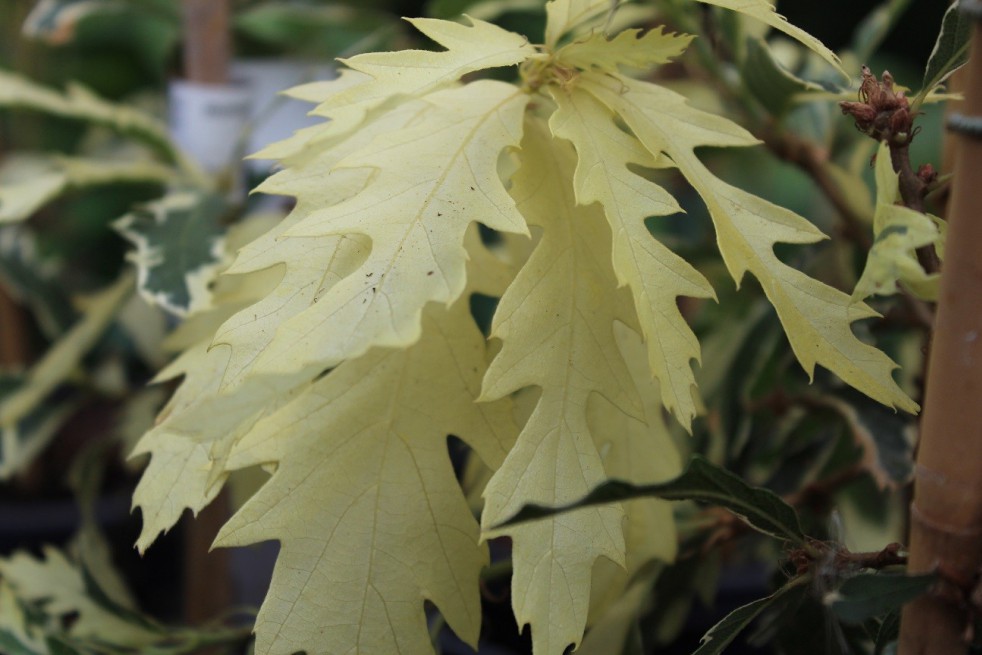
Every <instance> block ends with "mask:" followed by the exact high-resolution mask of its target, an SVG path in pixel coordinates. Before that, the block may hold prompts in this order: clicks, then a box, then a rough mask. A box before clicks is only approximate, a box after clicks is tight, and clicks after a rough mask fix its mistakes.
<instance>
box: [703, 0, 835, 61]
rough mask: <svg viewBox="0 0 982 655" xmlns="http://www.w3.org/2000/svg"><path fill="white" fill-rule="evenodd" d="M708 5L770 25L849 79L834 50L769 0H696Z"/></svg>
mask: <svg viewBox="0 0 982 655" xmlns="http://www.w3.org/2000/svg"><path fill="white" fill-rule="evenodd" d="M698 1H699V2H704V3H706V4H709V5H716V6H717V7H722V8H724V9H729V10H731V11H737V12H740V13H741V14H745V15H747V16H750V17H751V18H754V19H756V20H759V21H761V22H762V23H766V24H767V25H770V26H771V27H773V28H774V29H776V30H780V31H781V32H784V33H785V34H787V35H788V36H790V37H791V38H792V39H794V40H795V41H798V42H799V43H801V44H802V45H803V46H805V47H806V48H808V49H809V50H811V51H812V52H814V53H815V54H817V55H818V56H819V57H821V58H822V59H824V60H825V61H827V62H828V63H829V64H830V65H831V66H832V67H833V68H834V69H835V70H836V71H838V72H839V74H840V75H842V76H843V77H844V78H845V79H847V80H848V79H850V75H849V74H848V73H847V72H845V71H844V70H843V69H842V64H841V62H840V61H839V58H838V57H837V56H836V55H835V53H834V52H832V51H831V50H829V49H828V48H826V47H825V46H824V45H822V42H821V41H819V40H818V39H816V38H815V37H814V36H812V35H811V34H809V33H808V32H806V31H804V30H803V29H801V28H799V27H795V26H794V25H792V24H791V23H789V22H788V20H787V19H786V18H785V17H784V16H782V15H781V14H779V13H777V10H775V8H774V4H773V3H772V2H770V0H698Z"/></svg>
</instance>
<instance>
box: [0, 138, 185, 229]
mask: <svg viewBox="0 0 982 655" xmlns="http://www.w3.org/2000/svg"><path fill="white" fill-rule="evenodd" d="M176 176H177V173H176V171H175V170H174V169H173V168H171V167H169V166H164V165H162V164H158V163H156V162H152V161H113V160H105V159H83V158H76V157H59V156H49V155H40V154H20V153H18V154H16V155H12V156H10V157H7V158H5V160H4V162H3V164H2V165H0V223H9V222H14V221H21V220H24V219H26V218H28V217H29V216H31V215H32V214H33V213H34V212H36V211H37V210H38V209H40V208H41V207H43V206H44V205H45V204H47V203H49V202H51V201H52V200H54V199H55V198H57V197H58V196H60V195H62V194H63V193H65V192H67V191H69V190H73V189H81V188H85V187H91V186H99V185H108V184H117V183H126V184H134V183H137V184H138V183H146V182H151V183H158V184H166V183H168V182H171V181H173V180H174V179H175V178H176Z"/></svg>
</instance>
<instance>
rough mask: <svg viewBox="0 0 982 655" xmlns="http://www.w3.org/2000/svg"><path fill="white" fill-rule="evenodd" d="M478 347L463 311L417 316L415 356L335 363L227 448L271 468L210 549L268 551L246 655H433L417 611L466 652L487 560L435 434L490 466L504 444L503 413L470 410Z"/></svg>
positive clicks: (461, 307) (236, 463) (396, 353)
mask: <svg viewBox="0 0 982 655" xmlns="http://www.w3.org/2000/svg"><path fill="white" fill-rule="evenodd" d="M485 350H486V344H485V341H484V338H483V336H482V335H481V334H480V332H479V331H478V330H477V327H476V326H475V324H474V322H473V319H472V317H471V316H470V311H469V304H468V301H467V298H461V299H460V300H458V302H457V303H456V304H455V305H454V306H453V307H451V308H449V309H447V308H445V307H443V306H441V305H437V304H430V305H429V306H428V307H427V309H426V311H425V312H424V314H423V331H422V337H421V338H420V340H419V341H417V342H416V343H415V344H413V345H412V346H409V347H408V348H404V349H372V350H370V351H369V352H368V353H366V354H365V355H363V356H361V357H359V358H357V359H352V360H348V361H346V362H344V363H343V364H341V365H340V366H339V367H337V368H336V369H334V370H333V371H331V372H330V373H329V374H327V375H326V376H324V377H323V378H321V379H320V380H318V381H317V382H315V383H314V384H313V385H312V386H311V387H310V388H309V389H307V390H306V391H305V392H304V393H303V394H302V395H300V396H299V397H298V398H297V399H296V400H295V401H294V402H292V403H290V404H288V405H286V406H284V407H283V408H282V409H281V410H280V411H278V412H277V413H275V414H273V415H272V416H270V417H268V418H266V419H264V420H262V421H260V422H259V423H258V424H257V425H256V426H255V428H254V429H253V430H252V431H251V432H250V433H249V434H248V435H246V436H245V437H244V438H243V439H242V440H241V441H240V442H239V443H238V444H237V445H236V447H235V452H234V454H233V455H232V458H231V460H230V465H231V466H232V467H247V466H252V465H256V464H266V463H275V464H276V471H275V472H274V473H273V475H272V477H271V478H270V480H269V481H268V482H267V483H266V485H265V486H264V487H262V489H260V491H259V492H258V493H257V494H256V495H255V496H254V497H253V498H252V499H250V500H249V501H248V502H247V503H246V505H245V506H244V507H243V508H242V509H241V510H240V511H239V512H238V513H237V514H236V515H235V516H233V518H232V519H231V520H230V521H229V523H228V524H227V525H226V526H225V527H224V528H222V530H221V532H220V534H219V536H218V539H217V541H216V544H217V545H219V546H235V545H243V544H249V543H255V542H258V541H266V540H270V539H275V540H278V541H279V542H280V544H281V548H280V554H279V558H278V560H277V564H276V569H275V571H274V574H273V580H272V583H271V587H270V591H269V594H268V595H267V598H266V600H265V602H264V603H263V606H262V609H261V610H260V613H259V616H258V618H257V622H256V635H257V640H256V652H257V653H260V654H261V655H289V654H290V653H294V652H296V651H299V650H305V651H307V652H309V653H339V654H340V653H375V654H379V655H382V654H384V653H426V652H432V646H431V642H430V637H429V634H428V631H427V626H426V618H425V615H424V607H423V603H424V601H425V600H430V601H432V602H433V603H434V604H435V605H436V606H437V607H438V609H439V610H440V612H441V613H442V615H443V616H444V617H445V618H446V620H447V622H448V624H449V625H450V626H451V627H452V628H453V630H454V631H455V632H456V633H457V634H458V635H459V636H460V637H461V638H462V639H464V640H465V641H467V642H468V643H470V644H471V645H476V642H477V637H478V632H479V629H480V620H481V610H480V596H479V588H478V576H479V574H480V570H481V568H482V567H483V566H485V565H486V564H487V563H488V555H487V548H486V546H485V545H483V544H480V538H479V528H478V525H477V522H476V520H475V519H474V518H473V515H472V514H471V512H470V510H469V508H468V506H467V503H466V501H465V499H464V495H463V492H462V491H461V489H460V487H459V485H458V484H457V481H456V479H455V477H454V471H453V467H452V466H451V462H450V459H449V456H448V451H447V436H448V435H450V434H453V435H455V436H458V437H460V438H461V439H463V440H464V441H466V442H467V443H468V444H469V445H471V446H472V447H473V448H474V449H475V451H476V452H477V453H478V454H479V455H480V456H481V457H482V458H484V459H486V461H488V462H489V463H491V464H493V465H497V464H498V463H500V461H501V460H502V459H503V458H504V455H505V449H506V448H507V446H508V445H509V444H510V443H511V441H512V440H513V439H514V436H515V432H516V428H515V424H514V422H513V421H512V419H511V407H510V402H509V401H507V400H505V401H499V402H497V403H475V402H474V399H475V397H476V396H477V394H478V392H479V389H480V380H481V376H482V374H483V372H484V370H485V367H486V360H487V357H486V354H485Z"/></svg>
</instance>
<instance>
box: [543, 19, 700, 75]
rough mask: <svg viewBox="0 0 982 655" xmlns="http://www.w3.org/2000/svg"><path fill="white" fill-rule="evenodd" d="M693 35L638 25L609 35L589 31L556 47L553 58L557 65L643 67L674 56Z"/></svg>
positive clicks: (613, 70) (608, 67) (665, 60)
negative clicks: (638, 26) (611, 35)
mask: <svg viewBox="0 0 982 655" xmlns="http://www.w3.org/2000/svg"><path fill="white" fill-rule="evenodd" d="M694 38H695V37H694V36H692V35H690V34H672V33H668V34H666V33H665V28H664V26H662V27H659V28H655V29H651V30H648V31H647V32H643V33H642V30H640V29H630V30H624V31H623V32H618V34H617V35H616V36H615V37H613V38H607V36H606V35H604V34H603V33H602V32H592V33H590V34H589V35H587V36H585V37H582V38H579V39H577V40H576V41H573V42H572V43H569V44H567V45H565V46H563V47H562V48H560V49H559V51H558V52H556V60H557V61H558V62H559V64H560V65H565V66H575V67H577V68H581V69H583V70H588V69H590V68H599V69H600V70H605V71H609V72H612V73H616V72H617V70H618V68H619V67H621V66H624V67H627V68H643V69H647V68H650V67H651V66H653V65H655V64H664V63H667V62H669V61H671V60H672V59H674V58H675V57H678V56H679V55H681V54H682V53H683V52H685V49H686V48H687V47H688V46H689V43H691V42H692V39H694Z"/></svg>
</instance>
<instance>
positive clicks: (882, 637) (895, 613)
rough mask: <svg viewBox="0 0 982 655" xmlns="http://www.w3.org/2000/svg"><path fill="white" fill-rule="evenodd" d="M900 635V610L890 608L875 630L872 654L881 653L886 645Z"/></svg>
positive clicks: (879, 654)
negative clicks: (878, 627)
mask: <svg viewBox="0 0 982 655" xmlns="http://www.w3.org/2000/svg"><path fill="white" fill-rule="evenodd" d="M899 636H900V611H899V610H892V611H891V612H888V613H887V615H886V616H885V617H883V621H882V622H881V623H880V629H879V630H877V632H876V642H875V650H874V651H873V655H882V653H883V652H884V651H885V650H886V647H887V646H888V645H889V644H891V643H893V642H896V641H897V638H898V637H899Z"/></svg>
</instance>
